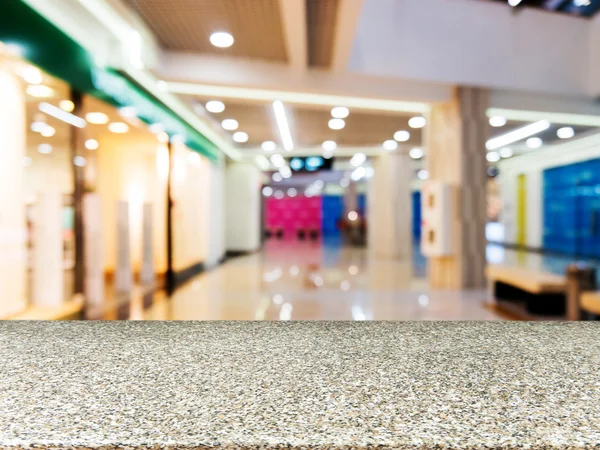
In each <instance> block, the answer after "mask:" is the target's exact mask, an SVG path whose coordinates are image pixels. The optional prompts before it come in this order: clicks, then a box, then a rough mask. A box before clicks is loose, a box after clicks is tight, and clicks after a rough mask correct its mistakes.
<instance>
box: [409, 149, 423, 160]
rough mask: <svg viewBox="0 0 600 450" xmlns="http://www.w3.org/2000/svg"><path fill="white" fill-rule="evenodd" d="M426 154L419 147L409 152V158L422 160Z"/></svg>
mask: <svg viewBox="0 0 600 450" xmlns="http://www.w3.org/2000/svg"><path fill="white" fill-rule="evenodd" d="M424 154H425V152H424V151H423V149H422V148H418V147H417V148H412V149H410V152H408V156H410V157H411V158H412V159H421V158H422V157H423V155H424Z"/></svg>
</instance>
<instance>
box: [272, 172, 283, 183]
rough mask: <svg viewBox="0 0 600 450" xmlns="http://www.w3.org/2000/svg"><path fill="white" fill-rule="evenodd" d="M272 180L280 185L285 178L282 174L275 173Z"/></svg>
mask: <svg viewBox="0 0 600 450" xmlns="http://www.w3.org/2000/svg"><path fill="white" fill-rule="evenodd" d="M271 178H272V179H273V181H275V182H276V183H279V182H280V181H281V180H283V177H282V176H281V174H280V173H279V172H275V173H274V174H273V176H272V177H271Z"/></svg>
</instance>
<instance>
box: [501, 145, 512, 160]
mask: <svg viewBox="0 0 600 450" xmlns="http://www.w3.org/2000/svg"><path fill="white" fill-rule="evenodd" d="M512 155H513V151H512V148H509V147H504V148H501V149H500V156H501V157H502V158H510V157H511V156H512Z"/></svg>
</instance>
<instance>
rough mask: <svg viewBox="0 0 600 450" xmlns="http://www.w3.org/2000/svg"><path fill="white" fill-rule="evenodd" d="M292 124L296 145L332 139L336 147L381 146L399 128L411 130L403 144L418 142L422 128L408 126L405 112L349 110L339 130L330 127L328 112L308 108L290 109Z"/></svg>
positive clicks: (311, 144)
mask: <svg viewBox="0 0 600 450" xmlns="http://www.w3.org/2000/svg"><path fill="white" fill-rule="evenodd" d="M292 114H293V121H294V124H295V130H296V136H295V139H296V141H297V142H298V145H301V146H314V145H321V143H322V142H323V141H325V140H328V139H331V140H334V141H336V142H337V144H338V145H339V146H345V147H366V146H370V147H373V146H381V145H382V144H383V141H385V140H388V139H393V136H394V133H395V132H396V131H398V130H407V131H409V132H410V140H409V141H407V142H406V143H404V144H407V145H421V142H422V141H421V130H413V129H411V128H410V127H409V126H408V119H410V117H411V116H407V115H392V114H383V113H381V112H363V111H351V112H350V115H349V116H348V117H347V118H346V119H345V120H346V126H345V127H344V128H343V129H341V130H332V129H330V128H329V119H331V114H330V111H329V110H328V109H327V110H314V109H308V108H295V109H294V110H293V112H292Z"/></svg>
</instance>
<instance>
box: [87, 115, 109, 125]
mask: <svg viewBox="0 0 600 450" xmlns="http://www.w3.org/2000/svg"><path fill="white" fill-rule="evenodd" d="M85 120H87V121H88V122H89V123H92V124H94V125H104V124H105V123H108V116H107V115H106V114H104V113H101V112H91V113H87V114H86V115H85Z"/></svg>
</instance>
